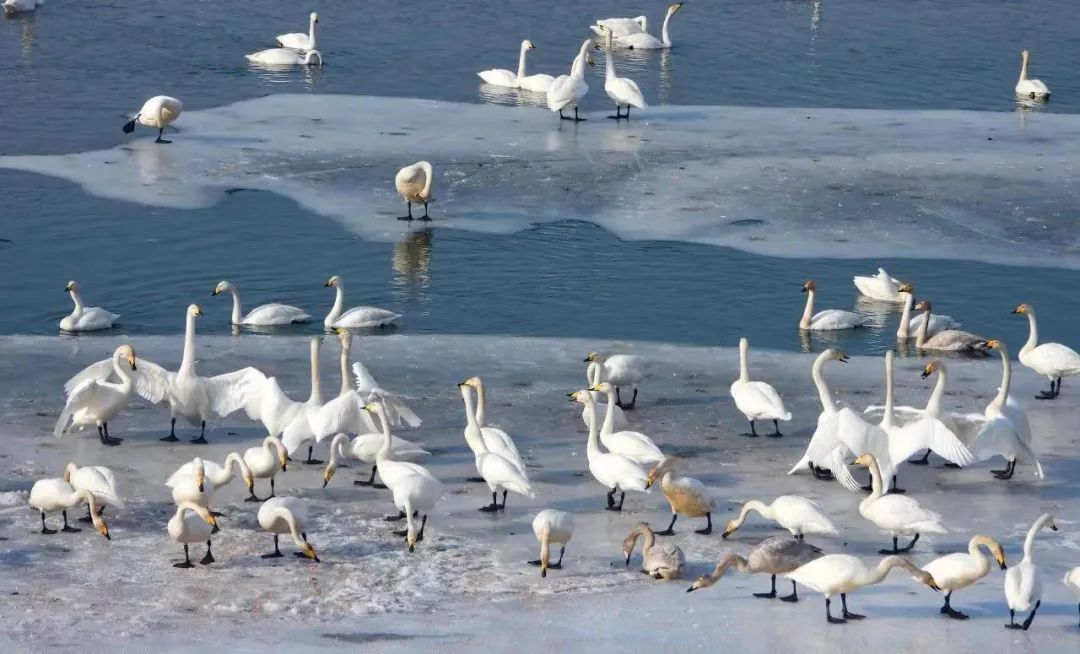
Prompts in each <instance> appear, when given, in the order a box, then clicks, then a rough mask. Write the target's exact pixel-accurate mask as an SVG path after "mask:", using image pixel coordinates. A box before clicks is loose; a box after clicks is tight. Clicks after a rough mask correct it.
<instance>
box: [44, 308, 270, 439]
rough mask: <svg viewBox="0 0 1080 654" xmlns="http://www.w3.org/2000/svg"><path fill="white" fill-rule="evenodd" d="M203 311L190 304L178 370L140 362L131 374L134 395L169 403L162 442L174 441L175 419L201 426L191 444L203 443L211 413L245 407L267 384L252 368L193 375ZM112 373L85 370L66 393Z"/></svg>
mask: <svg viewBox="0 0 1080 654" xmlns="http://www.w3.org/2000/svg"><path fill="white" fill-rule="evenodd" d="M201 315H202V309H200V308H199V307H198V305H195V304H192V305H190V306H188V308H187V314H186V320H187V322H186V326H185V329H184V354H183V357H182V358H181V360H180V369H179V370H178V371H176V372H171V371H169V370H166V369H164V368H162V367H161V366H159V365H158V364H156V363H153V362H151V361H147V360H146V359H143V360H142V361H140V362H139V368H138V371H137V372H136V373H135V374H134V378H135V392H136V393H138V394H139V395H140V396H142V397H143V398H145V399H146V400H149V401H150V402H153V403H155V404H156V403H158V402H161V401H163V400H168V402H169V409H170V413H171V415H172V422H171V426H170V429H169V435H168V436H166V437H165V438H162V439H161V440H163V441H176V440H179V439H177V438H176V419H177V418H178V417H180V418H185V419H186V420H187V421H188V422H190V423H191V424H192V425H200V432H199V437H198V438H196V439H194V440H192V441H191V442H192V443H202V444H205V443H206V418H207V417H208V416H209V415H210V413H211V412H213V413H216V414H217V415H219V416H222V417H224V416H227V415H229V414H230V413H232V412H234V411H236V410H237V409H240V408H242V407H245V406H247V405H248V403H249V402H250V401H252V398H253V397H254V395H255V394H256V393H257V392H258V390H259V389H260V388H261V387H262V385H263V384H264V383H265V382H266V376H265V375H263V374H262V373H261V372H259V371H258V370H256V369H255V368H243V369H241V370H236V371H234V372H229V373H225V374H223V375H217V376H215V377H200V376H199V374H198V373H197V372H196V371H195V318H196V317H198V316H201ZM113 372H114V366H113V359H106V360H104V361H98V362H97V363H94V364H91V365H89V366H87V367H86V368H85V369H83V370H82V372H80V373H78V374H77V375H75V376H74V377H72V378H71V379H69V380H68V381H67V383H66V384H64V390H65V391H67V392H68V393H71V392H73V391H74V389H75V388H76V387H77V386H78V385H79V384H81V383H83V382H84V381H86V380H88V379H96V380H99V381H105V380H107V379H108V378H109V375H110V374H112V373H113Z"/></svg>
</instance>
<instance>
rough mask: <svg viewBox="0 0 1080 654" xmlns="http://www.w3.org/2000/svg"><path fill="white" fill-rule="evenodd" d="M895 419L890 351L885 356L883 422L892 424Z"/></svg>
mask: <svg viewBox="0 0 1080 654" xmlns="http://www.w3.org/2000/svg"><path fill="white" fill-rule="evenodd" d="M892 419H893V357H892V352H891V351H890V352H889V353H888V354H887V355H886V356H885V415H884V417H883V418H882V422H883V423H885V424H887V425H891V424H892Z"/></svg>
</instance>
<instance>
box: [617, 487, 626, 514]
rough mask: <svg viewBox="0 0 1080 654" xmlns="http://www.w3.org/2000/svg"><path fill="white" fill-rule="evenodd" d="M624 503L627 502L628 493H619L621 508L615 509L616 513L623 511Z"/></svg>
mask: <svg viewBox="0 0 1080 654" xmlns="http://www.w3.org/2000/svg"><path fill="white" fill-rule="evenodd" d="M624 501H626V491H622V492H620V493H619V508H617V509H615V510H616V511H622V505H623V502H624Z"/></svg>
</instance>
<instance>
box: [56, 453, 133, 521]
mask: <svg viewBox="0 0 1080 654" xmlns="http://www.w3.org/2000/svg"><path fill="white" fill-rule="evenodd" d="M64 481H66V482H67V483H69V484H71V487H72V488H74V489H75V490H86V491H90V492H91V493H93V494H94V499H95V500H97V503H98V515H101V514H102V513H104V512H105V507H107V506H111V507H113V508H116V509H122V508H124V501H123V500H121V499H120V496H119V494H117V492H116V476H115V475H113V471H112V470H110V469H108V468H106V467H105V466H80V465H78V464H75V463H69V464H67V466H65V467H64ZM89 510H90V509H89V507H87V514H86V517H85V518H79V522H91V521H92V520H93V516H91V515H90V513H89Z"/></svg>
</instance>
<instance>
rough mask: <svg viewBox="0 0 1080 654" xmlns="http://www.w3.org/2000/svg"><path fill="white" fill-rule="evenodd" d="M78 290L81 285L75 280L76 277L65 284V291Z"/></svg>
mask: <svg viewBox="0 0 1080 654" xmlns="http://www.w3.org/2000/svg"><path fill="white" fill-rule="evenodd" d="M77 290H79V285H78V284H76V283H75V280H74V279H73V280H71V281H69V282H68V283H67V284H66V285H65V286H64V292H65V293H70V292H72V291H77Z"/></svg>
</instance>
